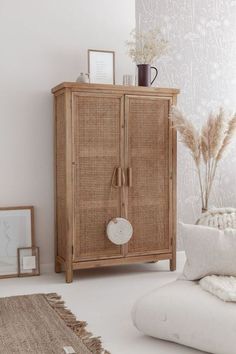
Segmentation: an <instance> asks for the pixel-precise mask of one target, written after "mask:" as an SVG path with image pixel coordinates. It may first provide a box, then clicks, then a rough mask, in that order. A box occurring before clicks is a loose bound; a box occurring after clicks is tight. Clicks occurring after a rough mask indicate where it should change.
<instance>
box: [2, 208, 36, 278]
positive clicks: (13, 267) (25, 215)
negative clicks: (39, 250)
mask: <svg viewBox="0 0 236 354" xmlns="http://www.w3.org/2000/svg"><path fill="white" fill-rule="evenodd" d="M34 242H35V241H34V208H33V206H17V207H1V208H0V279H1V278H10V277H17V276H18V263H17V249H18V248H20V247H32V246H34V245H35V244H34Z"/></svg>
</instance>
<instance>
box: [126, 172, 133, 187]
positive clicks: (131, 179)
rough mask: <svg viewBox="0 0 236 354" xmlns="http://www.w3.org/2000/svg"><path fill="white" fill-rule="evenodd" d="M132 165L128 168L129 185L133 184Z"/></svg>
mask: <svg viewBox="0 0 236 354" xmlns="http://www.w3.org/2000/svg"><path fill="white" fill-rule="evenodd" d="M132 172H133V171H132V167H128V168H127V175H128V187H132V186H133V173H132Z"/></svg>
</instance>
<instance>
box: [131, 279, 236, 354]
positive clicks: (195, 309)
mask: <svg viewBox="0 0 236 354" xmlns="http://www.w3.org/2000/svg"><path fill="white" fill-rule="evenodd" d="M132 319H133V323H134V325H135V326H136V327H137V329H139V330H140V331H141V332H143V333H145V334H147V335H150V336H152V337H156V338H160V339H165V340H168V341H172V342H176V343H179V344H183V345H186V346H189V347H193V348H196V349H199V350H203V351H206V352H209V353H214V354H235V353H236V304H235V303H231V302H228V303H225V302H224V301H222V300H220V299H218V298H217V297H215V296H214V295H212V294H209V293H208V292H206V291H204V290H203V289H202V288H201V287H200V286H199V284H198V282H193V281H186V280H177V281H175V282H172V283H170V284H167V285H165V286H163V287H161V288H159V289H155V290H153V291H152V292H150V293H148V294H147V295H145V296H143V297H142V298H141V299H139V300H138V301H137V302H136V304H135V305H134V307H133V310H132Z"/></svg>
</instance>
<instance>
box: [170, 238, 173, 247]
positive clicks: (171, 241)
mask: <svg viewBox="0 0 236 354" xmlns="http://www.w3.org/2000/svg"><path fill="white" fill-rule="evenodd" d="M170 244H171V246H173V238H171V239H170Z"/></svg>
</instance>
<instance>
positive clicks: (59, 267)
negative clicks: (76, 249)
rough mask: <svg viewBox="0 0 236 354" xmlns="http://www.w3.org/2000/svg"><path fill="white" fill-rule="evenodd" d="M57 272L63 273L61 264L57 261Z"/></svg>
mask: <svg viewBox="0 0 236 354" xmlns="http://www.w3.org/2000/svg"><path fill="white" fill-rule="evenodd" d="M55 272H56V273H61V263H59V262H58V261H57V260H56V261H55Z"/></svg>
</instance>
